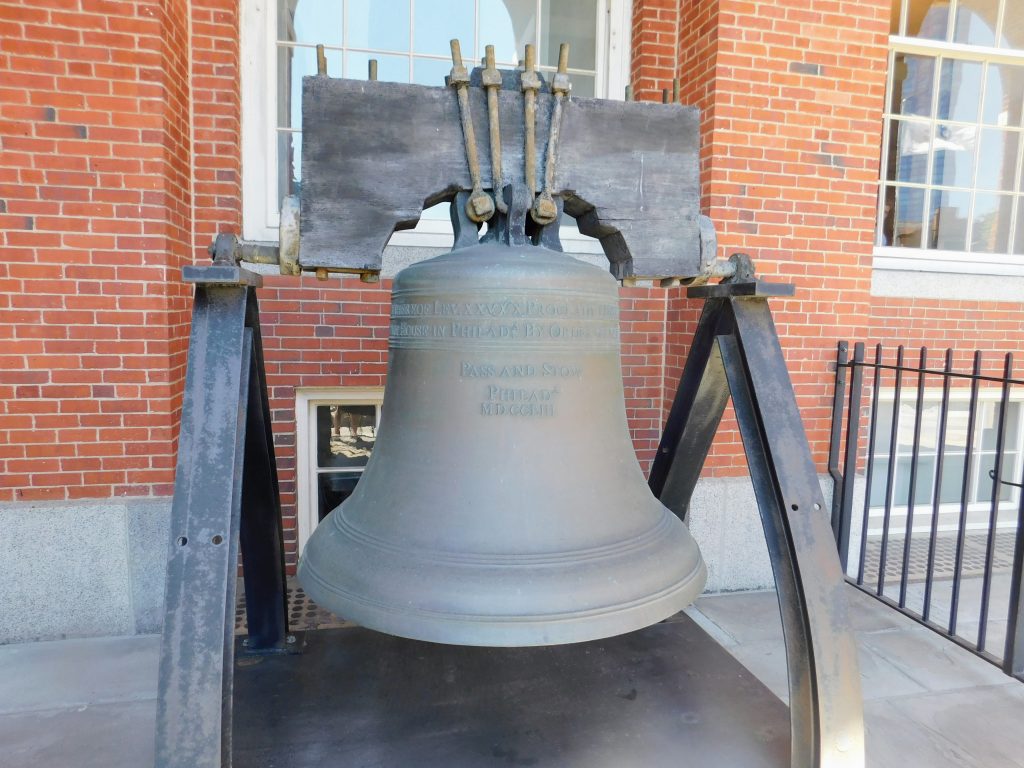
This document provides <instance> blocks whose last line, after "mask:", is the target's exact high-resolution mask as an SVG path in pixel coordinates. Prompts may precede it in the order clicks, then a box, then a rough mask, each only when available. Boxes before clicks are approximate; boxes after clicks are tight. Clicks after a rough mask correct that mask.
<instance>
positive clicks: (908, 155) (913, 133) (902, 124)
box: [886, 120, 932, 184]
mask: <svg viewBox="0 0 1024 768" xmlns="http://www.w3.org/2000/svg"><path fill="white" fill-rule="evenodd" d="M889 131H890V133H889V136H890V138H889V140H890V141H892V142H895V146H894V148H893V149H894V151H893V152H891V153H890V156H891V160H890V162H889V168H888V169H887V172H886V179H887V180H889V181H905V182H910V183H913V184H927V183H928V150H929V149H930V148H931V132H932V126H931V123H927V122H921V121H918V120H893V121H891V123H890V128H889Z"/></svg>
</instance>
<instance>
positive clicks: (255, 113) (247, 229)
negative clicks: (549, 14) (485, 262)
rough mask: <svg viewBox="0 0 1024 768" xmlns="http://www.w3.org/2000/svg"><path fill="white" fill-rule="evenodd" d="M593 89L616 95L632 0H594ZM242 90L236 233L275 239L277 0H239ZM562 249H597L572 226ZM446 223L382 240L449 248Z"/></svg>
mask: <svg viewBox="0 0 1024 768" xmlns="http://www.w3.org/2000/svg"><path fill="white" fill-rule="evenodd" d="M598 2H599V3H601V5H602V6H603V7H602V8H600V9H599V12H598V20H597V22H598V23H597V38H598V41H599V43H600V41H603V42H604V44H603V45H602V44H599V45H597V61H596V70H597V74H596V76H595V91H596V93H597V94H598V95H603V96H604V97H606V98H610V99H615V100H620V101H621V100H622V99H623V98H624V94H625V89H626V85H628V83H629V76H630V64H631V62H630V44H631V38H632V17H633V3H632V0H598ZM240 9H241V10H240V15H241V20H240V35H241V46H240V47H241V54H240V59H241V80H242V83H241V95H242V120H241V133H242V236H243V237H244V238H245V239H247V240H260V241H276V240H277V239H278V227H279V225H280V211H278V210H277V200H278V195H277V191H278V190H277V123H276V115H277V86H276V79H277V61H278V56H277V0H240ZM561 236H562V239H563V242H564V244H565V247H566V250H567V251H570V252H573V253H596V254H599V253H602V251H601V248H600V245H599V244H598V243H597V241H595V240H593V239H592V238H587V237H584V236H583V235H580V234H579V233H578V232H576V231H575V229H574V228H572V227H563V231H562V233H561ZM451 244H452V229H451V224H450V223H449V222H447V221H440V220H434V221H430V220H424V221H421V223H420V226H419V227H417V230H416V231H415V232H412V231H405V232H396V233H395V234H394V235H392V237H391V240H390V242H389V245H394V246H422V247H435V248H436V247H451Z"/></svg>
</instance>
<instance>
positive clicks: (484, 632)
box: [299, 242, 706, 646]
mask: <svg viewBox="0 0 1024 768" xmlns="http://www.w3.org/2000/svg"><path fill="white" fill-rule="evenodd" d="M392 302H393V303H392V310H391V337H390V363H389V373H388V380H387V390H386V396H385V400H384V408H383V413H382V417H381V424H380V429H379V433H378V439H377V443H376V446H375V448H374V452H373V456H372V457H371V460H370V463H369V465H368V466H367V468H366V471H365V473H364V474H363V477H362V479H361V480H360V481H359V485H358V486H356V490H355V492H354V493H353V494H352V496H351V497H350V498H349V499H348V500H346V502H345V503H344V504H342V505H341V506H340V507H339V508H338V509H336V510H334V512H332V513H331V514H330V515H329V516H328V517H327V518H326V520H324V522H323V523H322V524H321V525H320V526H319V527H318V528H317V529H316V531H314V533H313V536H312V537H311V538H310V540H309V542H308V543H307V545H306V548H305V550H304V553H303V556H302V561H301V563H300V565H299V578H300V579H301V581H302V584H303V587H304V588H305V590H306V592H307V593H308V594H309V595H310V597H312V598H313V600H315V601H316V602H317V603H318V604H319V605H322V606H324V607H326V608H328V609H329V610H331V611H333V612H335V613H337V614H339V615H341V616H344V617H346V618H349V619H352V620H354V621H356V622H358V623H360V624H362V625H364V626H367V627H370V628H373V629H378V630H381V631H383V632H388V633H390V634H394V635H401V636H404V637H411V638H415V639H419V640H431V641H435V642H442V643H455V644H461V645H500V646H519V645H549V644H556V643H570V642H577V641H581V640H590V639H594V638H599V637H605V636H609V635H615V634H620V633H622V632H628V631H630V630H634V629H639V628H640V627H644V626H647V625H649V624H653V623H655V622H657V621H660V620H661V619H664V618H665V617H667V616H669V615H671V614H673V613H675V612H677V611H678V610H680V609H681V608H683V607H684V606H686V605H688V604H689V603H690V602H691V601H692V600H693V599H694V597H696V595H697V594H699V593H700V591H701V589H702V588H703V586H704V581H705V577H706V571H705V568H704V563H703V561H702V560H701V557H700V553H699V552H698V550H697V545H696V544H695V542H694V541H693V539H692V538H691V537H690V534H689V531H688V530H687V529H686V526H685V525H684V524H683V523H682V522H681V521H680V520H679V519H678V518H677V517H676V516H675V515H674V514H673V513H671V512H670V511H669V510H668V509H666V508H665V507H664V506H662V505H661V504H660V503H659V502H658V501H657V500H656V499H655V498H654V497H653V496H652V494H651V492H650V490H649V489H648V487H647V484H646V482H645V480H644V477H643V475H642V473H641V471H640V467H639V464H638V463H637V460H636V457H635V454H634V451H633V445H632V443H631V441H630V439H629V433H628V429H627V425H626V411H625V403H624V399H623V392H622V372H621V366H620V361H619V340H618V332H619V313H618V295H617V285H616V282H615V280H614V279H613V278H612V277H611V276H610V275H608V274H607V273H606V272H604V271H603V270H601V269H599V268H597V267H594V266H591V265H589V264H585V263H583V262H580V261H577V260H575V259H573V258H571V257H569V256H566V255H564V254H561V253H557V252H555V251H550V250H548V249H546V248H543V247H537V246H532V245H522V246H509V245H507V244H504V243H500V242H489V243H483V244H480V245H476V246H472V247H469V248H463V249H460V250H456V251H453V252H451V253H448V254H445V255H443V256H439V257H437V258H434V259H431V260H429V261H425V262H421V263H419V264H416V265H413V266H411V267H409V268H407V269H405V270H403V271H402V272H401V273H399V275H398V276H397V278H396V279H395V285H394V292H393V296H392Z"/></svg>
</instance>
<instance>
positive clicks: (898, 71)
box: [876, 0, 1024, 272]
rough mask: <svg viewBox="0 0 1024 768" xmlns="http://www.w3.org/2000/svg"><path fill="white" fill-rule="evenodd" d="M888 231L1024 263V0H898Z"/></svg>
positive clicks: (884, 185)
mask: <svg viewBox="0 0 1024 768" xmlns="http://www.w3.org/2000/svg"><path fill="white" fill-rule="evenodd" d="M891 24H892V26H891V37H890V49H891V50H890V58H889V82H888V93H887V107H886V125H885V131H884V137H883V148H882V179H881V188H880V195H879V214H878V229H877V239H876V243H877V246H878V250H876V255H878V254H879V253H881V254H883V255H885V256H889V257H902V258H906V259H927V260H933V261H934V260H942V259H944V258H945V259H948V260H950V261H952V262H959V263H963V262H965V261H966V262H968V263H971V264H974V265H978V269H979V271H982V272H983V271H985V267H984V265H985V264H1000V263H1002V264H1008V263H1010V264H1021V265H1024V182H1022V173H1021V169H1022V157H1024V141H1022V139H1021V136H1022V126H1024V0H946V1H945V2H937V1H936V0H894V3H893V12H892V22H891Z"/></svg>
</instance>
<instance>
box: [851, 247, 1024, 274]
mask: <svg viewBox="0 0 1024 768" xmlns="http://www.w3.org/2000/svg"><path fill="white" fill-rule="evenodd" d="M871 266H872V267H873V268H874V269H876V270H887V269H888V270H898V271H919V272H944V273H952V274H957V273H959V274H964V275H1007V276H1016V277H1024V256H1008V255H1005V254H992V253H967V252H964V251H932V250H926V249H924V248H895V247H892V246H882V245H877V246H875V249H874V252H873V257H872V264H871Z"/></svg>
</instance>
